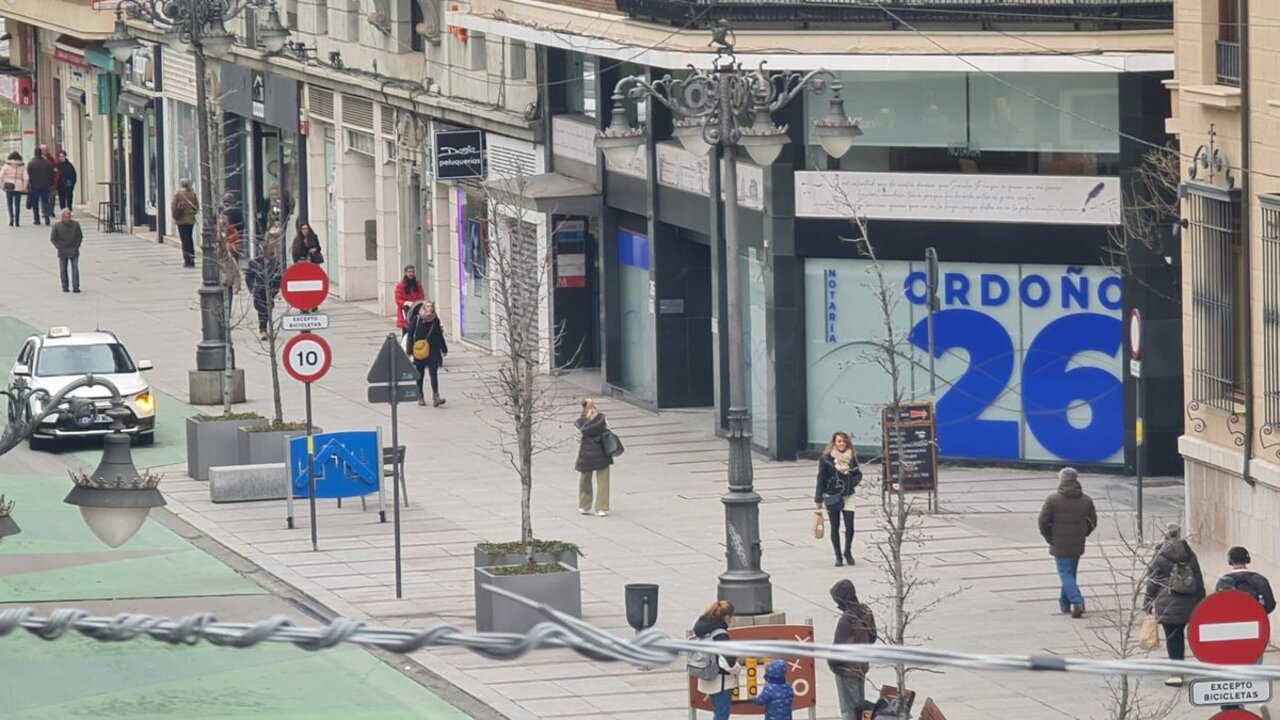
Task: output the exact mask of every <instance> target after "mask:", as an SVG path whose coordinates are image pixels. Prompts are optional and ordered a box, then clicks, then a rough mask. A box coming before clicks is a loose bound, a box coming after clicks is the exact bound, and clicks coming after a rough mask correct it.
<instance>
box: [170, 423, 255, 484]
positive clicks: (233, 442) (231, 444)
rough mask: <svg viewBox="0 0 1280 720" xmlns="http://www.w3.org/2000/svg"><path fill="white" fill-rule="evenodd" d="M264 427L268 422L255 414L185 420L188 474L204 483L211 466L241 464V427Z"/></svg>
mask: <svg viewBox="0 0 1280 720" xmlns="http://www.w3.org/2000/svg"><path fill="white" fill-rule="evenodd" d="M266 424H267V419H266V418H264V417H262V416H261V415H259V414H257V413H233V414H231V415H193V416H191V417H189V418H187V474H188V475H190V476H191V477H193V478H195V479H196V480H201V481H204V480H208V479H209V468H211V467H217V466H220V465H240V464H241V463H242V460H241V458H240V439H239V433H240V428H246V427H254V426H256V425H266Z"/></svg>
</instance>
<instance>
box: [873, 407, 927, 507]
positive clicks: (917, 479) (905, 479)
mask: <svg viewBox="0 0 1280 720" xmlns="http://www.w3.org/2000/svg"><path fill="white" fill-rule="evenodd" d="M895 419H896V422H895ZM880 422H881V432H882V434H883V438H884V440H883V448H884V449H883V453H884V455H883V457H884V468H885V472H884V486H885V489H887V490H894V489H895V488H894V487H893V486H892V483H891V482H890V478H892V479H893V481H894V482H900V483H902V490H903V492H909V493H912V492H917V493H918V492H937V490H938V444H937V442H936V441H935V438H936V437H937V432H936V431H937V425H936V422H935V420H934V415H933V403H929V402H922V403H903V404H901V405H898V406H897V408H896V412H895V408H894V407H892V406H889V407H886V408H884V409H883V410H882V412H881V415H880ZM895 430H896V431H897V432H896V433H895V432H894V431H895Z"/></svg>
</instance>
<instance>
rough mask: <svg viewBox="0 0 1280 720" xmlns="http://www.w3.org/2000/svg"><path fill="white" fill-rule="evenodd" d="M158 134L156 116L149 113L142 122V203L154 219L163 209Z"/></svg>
mask: <svg viewBox="0 0 1280 720" xmlns="http://www.w3.org/2000/svg"><path fill="white" fill-rule="evenodd" d="M158 134H159V129H158V128H157V127H156V115H155V113H153V112H149V113H147V114H146V115H145V116H144V118H143V121H142V185H143V196H142V198H143V200H142V202H143V210H144V211H145V212H146V213H147V214H148V215H150V216H152V217H156V216H157V215H156V213H157V211H158V208H160V207H162V203H161V201H160V167H159V163H160V160H159V157H158V156H157V153H156V146H157V140H158V138H157V135H158Z"/></svg>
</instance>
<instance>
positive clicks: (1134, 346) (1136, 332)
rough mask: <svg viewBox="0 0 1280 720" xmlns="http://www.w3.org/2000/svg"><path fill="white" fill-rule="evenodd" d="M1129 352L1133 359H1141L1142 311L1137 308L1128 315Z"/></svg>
mask: <svg viewBox="0 0 1280 720" xmlns="http://www.w3.org/2000/svg"><path fill="white" fill-rule="evenodd" d="M1129 352H1131V353H1133V359H1134V360H1141V359H1142V313H1140V312H1138V309H1137V308H1134V309H1133V312H1132V313H1131V314H1130V315H1129Z"/></svg>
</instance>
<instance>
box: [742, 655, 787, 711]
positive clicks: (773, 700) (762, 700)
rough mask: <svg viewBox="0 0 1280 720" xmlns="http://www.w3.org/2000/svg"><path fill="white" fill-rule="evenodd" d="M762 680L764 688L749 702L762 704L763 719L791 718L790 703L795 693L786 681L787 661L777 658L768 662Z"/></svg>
mask: <svg viewBox="0 0 1280 720" xmlns="http://www.w3.org/2000/svg"><path fill="white" fill-rule="evenodd" d="M764 681H765V686H764V689H763V690H761V691H760V692H759V693H757V694H756V696H755V698H754V699H753V700H752V701H751V702H753V703H755V704H756V705H763V706H764V720H791V705H792V704H793V703H794V702H795V698H796V694H795V691H794V690H792V689H791V683H789V682H787V661H786V660H783V659H781V658H779V659H777V660H774V661H773V662H771V663H769V667H767V668H765V671H764Z"/></svg>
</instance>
